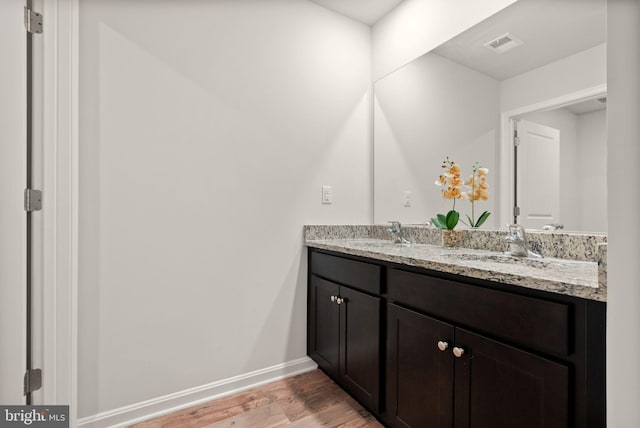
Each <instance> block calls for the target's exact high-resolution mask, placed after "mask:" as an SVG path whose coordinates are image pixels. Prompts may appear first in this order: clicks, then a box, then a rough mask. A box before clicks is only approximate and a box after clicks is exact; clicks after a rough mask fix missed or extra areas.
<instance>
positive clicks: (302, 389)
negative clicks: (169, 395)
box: [134, 370, 383, 428]
mask: <svg viewBox="0 0 640 428" xmlns="http://www.w3.org/2000/svg"><path fill="white" fill-rule="evenodd" d="M134 427H136V428H152V427H153V428H160V427H162V428H173V427H175V428H178V427H180V428H201V427H207V428H222V427H234V428H245V427H247V428H267V427H292V428H293V427H296V428H313V427H325V428H329V427H344V428H365V427H366V428H382V427H383V426H382V425H381V424H380V423H379V422H378V421H377V420H376V419H375V418H374V417H373V416H372V415H371V414H370V413H369V412H367V411H366V410H365V409H364V408H362V406H360V405H359V404H358V403H357V402H356V401H355V400H354V399H353V398H351V397H350V396H349V395H347V393H346V392H344V391H343V390H342V389H340V387H338V385H336V384H335V383H334V382H333V381H332V380H331V379H329V378H328V377H327V376H326V375H325V374H324V373H322V372H321V371H320V370H315V371H312V372H309V373H304V374H301V375H298V376H294V377H290V378H287V379H284V380H281V381H278V382H274V383H270V384H267V385H264V386H261V387H258V388H254V389H251V390H247V391H244V392H241V393H239V394H236V395H232V396H229V397H225V398H221V399H219V400H216V401H211V402H209V403H205V404H202V405H199V406H196V407H191V408H188V409H185V410H181V411H179V412H176V413H172V414H169V415H166V416H163V417H161V418H158V419H154V420H151V421H147V422H142V423H140V424H137V425H134Z"/></svg>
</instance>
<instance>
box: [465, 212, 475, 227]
mask: <svg viewBox="0 0 640 428" xmlns="http://www.w3.org/2000/svg"><path fill="white" fill-rule="evenodd" d="M467 220H469V227H476V226H475V225H474V224H473V220H471V217H469V214H467Z"/></svg>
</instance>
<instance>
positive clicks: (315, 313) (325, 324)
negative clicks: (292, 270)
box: [308, 275, 340, 380]
mask: <svg viewBox="0 0 640 428" xmlns="http://www.w3.org/2000/svg"><path fill="white" fill-rule="evenodd" d="M339 289H340V287H339V286H338V285H337V284H334V283H333V282H330V281H325V280H324V279H321V278H318V277H317V276H313V275H312V276H311V280H310V282H309V296H308V298H309V343H308V348H309V349H308V352H309V356H310V357H311V358H313V360H314V361H315V362H316V363H318V366H320V368H321V369H323V370H324V371H325V373H327V374H328V375H329V376H330V377H332V378H333V379H334V380H337V379H338V378H339V375H340V371H339V363H340V358H339V356H340V324H339V323H340V306H339V305H337V304H336V303H335V302H333V301H332V300H331V297H332V296H335V297H337V296H338V295H339Z"/></svg>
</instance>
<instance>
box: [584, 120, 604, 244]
mask: <svg viewBox="0 0 640 428" xmlns="http://www.w3.org/2000/svg"><path fill="white" fill-rule="evenodd" d="M578 141H579V144H578V165H579V169H578V171H579V174H580V176H579V177H580V183H579V184H580V185H579V186H578V187H577V189H580V193H581V194H580V196H579V198H578V199H579V200H580V201H581V202H582V206H581V216H580V222H581V226H580V230H586V231H594V232H606V231H607V111H606V110H598V111H594V112H591V113H585V114H580V115H578Z"/></svg>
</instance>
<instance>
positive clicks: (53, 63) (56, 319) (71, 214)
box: [43, 0, 79, 426]
mask: <svg viewBox="0 0 640 428" xmlns="http://www.w3.org/2000/svg"><path fill="white" fill-rule="evenodd" d="M78 9H79V0H54V1H46V2H44V10H43V15H44V16H46V24H45V26H44V34H43V45H44V49H43V68H44V73H43V79H44V82H43V90H44V100H43V121H44V124H43V146H44V153H43V159H44V161H43V163H44V173H43V189H44V196H43V197H44V201H43V207H44V210H46V211H45V212H46V216H45V219H44V221H45V225H44V231H45V232H44V238H43V245H44V248H43V269H44V275H43V277H44V297H43V298H44V308H43V312H44V313H43V317H44V326H45V331H44V344H43V352H44V360H43V366H44V367H43V375H44V379H43V400H44V403H46V404H69V405H70V426H75V420H76V412H77V347H78V344H77V306H78V305H77V290H78V275H77V271H78V241H77V239H78V85H79V82H78V31H79V20H78Z"/></svg>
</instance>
